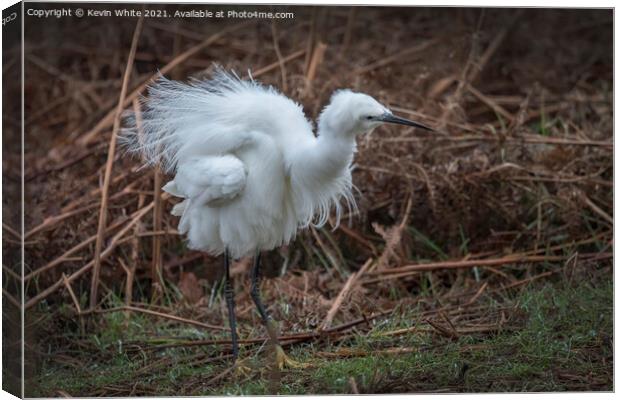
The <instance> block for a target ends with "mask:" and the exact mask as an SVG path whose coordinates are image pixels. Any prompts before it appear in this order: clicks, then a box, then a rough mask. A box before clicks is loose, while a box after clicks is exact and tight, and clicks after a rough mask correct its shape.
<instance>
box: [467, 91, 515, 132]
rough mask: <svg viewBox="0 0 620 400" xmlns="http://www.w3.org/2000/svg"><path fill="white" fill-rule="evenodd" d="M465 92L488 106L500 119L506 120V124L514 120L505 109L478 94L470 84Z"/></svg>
mask: <svg viewBox="0 0 620 400" xmlns="http://www.w3.org/2000/svg"><path fill="white" fill-rule="evenodd" d="M467 90H468V91H469V92H470V93H471V94H473V95H474V96H475V97H476V98H478V100H480V101H481V102H483V103H484V104H486V105H487V106H489V108H490V109H491V110H493V111H494V112H496V113H497V114H499V115H501V116H502V117H505V118H506V119H507V120H508V122H510V123H512V121H513V120H514V116H513V115H512V114H510V113H509V112H508V111H506V109H505V108H504V107H502V106H500V105H499V104H497V103H496V102H495V101H493V99H491V98H490V97H488V96H485V95H484V94H482V93H481V92H479V91H478V89H476V88H475V87H473V86H472V85H471V84H468V85H467Z"/></svg>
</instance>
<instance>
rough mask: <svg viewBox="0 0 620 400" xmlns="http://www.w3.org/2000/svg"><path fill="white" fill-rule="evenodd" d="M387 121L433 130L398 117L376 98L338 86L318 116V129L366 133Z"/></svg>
mask: <svg viewBox="0 0 620 400" xmlns="http://www.w3.org/2000/svg"><path fill="white" fill-rule="evenodd" d="M384 123H392V124H400V125H407V126H413V127H416V128H422V129H425V130H428V131H433V129H432V128H429V127H428V126H426V125H423V124H420V123H418V122H414V121H410V120H408V119H405V118H401V117H397V116H395V115H394V114H392V112H391V111H390V110H389V109H388V108H387V107H385V106H384V105H382V104H381V103H379V102H378V101H377V100H375V99H373V98H372V97H370V96H368V95H367V94H363V93H355V92H352V91H350V90H339V91H337V92H336V93H334V94H333V95H332V98H331V101H330V103H329V105H328V106H327V107H325V109H324V110H323V112H322V113H321V116H320V117H319V130H320V131H322V133H326V132H330V133H332V134H337V135H338V134H341V135H353V136H354V135H358V134H362V133H367V132H370V131H372V130H373V129H375V128H376V127H378V126H379V125H382V124H384Z"/></svg>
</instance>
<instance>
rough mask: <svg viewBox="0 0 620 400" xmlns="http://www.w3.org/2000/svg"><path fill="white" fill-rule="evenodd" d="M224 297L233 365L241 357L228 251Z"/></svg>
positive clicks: (225, 255) (226, 253)
mask: <svg viewBox="0 0 620 400" xmlns="http://www.w3.org/2000/svg"><path fill="white" fill-rule="evenodd" d="M224 279H225V281H224V296H225V297H226V305H227V306H228V323H229V324H230V336H231V340H232V353H233V363H235V362H236V361H237V357H239V343H238V340H237V318H236V317H235V293H234V292H233V288H232V284H231V282H230V255H229V254H228V249H226V251H225V252H224Z"/></svg>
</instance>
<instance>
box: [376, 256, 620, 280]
mask: <svg viewBox="0 0 620 400" xmlns="http://www.w3.org/2000/svg"><path fill="white" fill-rule="evenodd" d="M612 256H613V253H604V254H601V255H598V256H597V257H599V259H600V258H606V257H612ZM580 258H581V259H588V258H591V259H593V258H594V257H593V256H591V255H585V254H582V255H580ZM566 259H567V256H523V255H510V256H506V257H502V258H495V259H485V260H466V261H463V260H457V261H454V260H452V261H442V262H434V263H428V264H415V265H406V266H403V267H398V268H391V269H386V270H383V271H376V272H373V274H385V275H393V274H399V275H398V276H402V273H404V272H411V273H413V272H419V271H435V270H438V269H457V268H472V267H486V266H494V265H504V264H523V263H531V262H545V261H549V262H551V261H564V260H566Z"/></svg>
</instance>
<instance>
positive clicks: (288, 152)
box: [122, 67, 432, 368]
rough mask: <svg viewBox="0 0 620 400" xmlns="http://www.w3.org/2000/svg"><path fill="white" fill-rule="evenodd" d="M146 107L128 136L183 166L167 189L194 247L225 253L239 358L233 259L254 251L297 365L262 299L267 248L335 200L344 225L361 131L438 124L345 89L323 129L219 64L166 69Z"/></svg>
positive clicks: (319, 217) (149, 157) (137, 146)
mask: <svg viewBox="0 0 620 400" xmlns="http://www.w3.org/2000/svg"><path fill="white" fill-rule="evenodd" d="M142 107H143V111H142V113H141V118H140V119H137V118H136V117H135V116H129V117H128V118H127V120H126V124H125V129H124V131H123V135H122V140H124V144H125V146H126V147H127V148H128V150H129V151H131V152H137V153H141V154H142V155H143V157H144V159H145V160H146V164H147V165H156V164H159V165H160V166H161V167H162V168H163V170H164V171H165V172H167V173H169V174H173V175H174V179H173V180H171V181H170V182H168V183H167V184H166V185H165V186H164V187H163V190H164V191H166V192H168V193H170V194H171V195H172V196H175V197H178V198H180V199H182V201H180V202H179V203H178V204H176V205H175V206H174V207H173V209H172V214H173V215H175V216H179V217H180V221H179V226H178V228H179V232H181V233H182V234H184V235H186V236H187V239H188V240H187V244H188V247H189V248H191V249H195V250H200V251H204V252H207V253H209V254H211V255H221V254H223V255H224V277H225V286H224V293H225V298H226V303H227V307H228V317H229V324H230V329H231V339H232V354H233V364H234V363H235V362H236V360H237V357H238V354H239V346H238V339H237V330H236V318H235V311H234V308H235V302H234V295H233V290H232V286H231V282H230V271H229V265H230V260H231V258H239V257H244V256H252V255H253V256H254V262H253V266H252V270H251V297H252V299H253V301H254V303H255V305H256V308H257V309H258V313H259V314H260V317H261V320H262V323H263V324H264V326H265V327H266V329H267V332H268V334H269V337H270V340H271V341H272V343H274V344H275V348H276V359H277V364H278V367H279V368H283V367H284V366H285V365H289V366H294V365H295V363H294V362H293V361H292V360H291V359H289V358H288V357H286V355H285V354H284V352H283V350H282V347H281V346H280V344H279V342H278V339H277V336H278V329H277V324H276V323H275V322H274V321H273V319H272V318H271V317H270V315H269V314H268V313H267V310H266V309H265V307H264V305H263V302H262V301H261V297H260V294H259V276H260V252H261V251H267V250H271V249H274V248H276V247H278V246H281V245H284V244H287V243H289V242H290V241H291V240H292V239H293V238H294V237H295V235H296V233H297V231H298V230H299V229H302V228H307V227H308V226H310V225H313V226H316V227H320V226H322V225H324V224H325V223H326V222H327V220H328V217H329V215H330V211H331V209H332V208H334V209H335V220H336V225H337V224H338V222H339V220H340V216H341V210H342V207H341V204H340V202H341V201H342V200H344V201H345V202H346V203H347V204H348V206H349V208H354V207H355V199H354V196H353V194H352V188H353V184H352V180H351V171H352V161H353V155H354V153H355V150H356V142H355V140H356V136H358V135H360V134H363V133H367V132H370V131H372V130H373V129H374V128H376V127H378V126H379V125H381V124H383V123H394V124H401V125H407V126H412V127H415V128H421V129H425V130H429V131H432V129H431V128H429V127H427V126H425V125H423V124H421V123H418V122H414V121H410V120H408V119H405V118H401V117H398V116H395V115H394V114H393V113H392V112H391V111H390V110H389V109H388V108H387V107H385V106H383V105H382V104H380V103H379V102H378V101H376V100H375V99H373V98H372V97H370V96H368V95H366V94H362V93H356V92H353V91H351V90H346V89H345V90H338V91H336V92H335V93H334V94H333V95H332V97H331V100H330V102H329V105H327V106H326V107H325V108H324V109H323V110H322V112H321V114H320V116H319V118H318V129H317V135H316V136H315V134H314V133H313V126H312V123H311V122H310V121H309V120H308V119H307V118H306V117H305V115H304V113H303V110H302V107H301V106H300V105H299V104H297V103H295V102H294V101H292V100H291V99H289V98H287V97H286V96H284V95H282V94H281V93H279V92H278V91H277V90H276V89H274V88H273V87H267V86H264V85H262V84H260V83H258V82H256V81H255V80H254V79H252V77H251V75H250V79H249V80H243V79H240V78H239V77H238V76H237V75H236V74H234V73H229V72H227V71H225V70H223V69H222V68H219V67H218V68H216V70H215V72H214V74H213V77H212V79H210V80H198V79H193V80H190V81H189V82H188V83H183V82H178V81H171V80H168V79H166V78H164V77H160V79H158V80H157V81H156V82H155V83H153V84H152V85H151V86H150V88H149V95H148V98H143V99H142Z"/></svg>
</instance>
